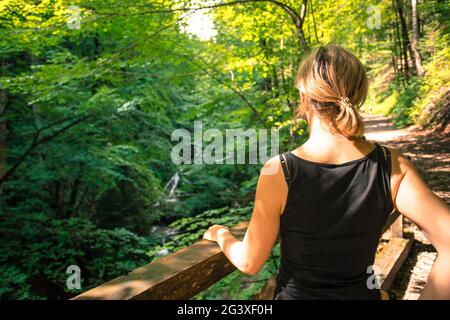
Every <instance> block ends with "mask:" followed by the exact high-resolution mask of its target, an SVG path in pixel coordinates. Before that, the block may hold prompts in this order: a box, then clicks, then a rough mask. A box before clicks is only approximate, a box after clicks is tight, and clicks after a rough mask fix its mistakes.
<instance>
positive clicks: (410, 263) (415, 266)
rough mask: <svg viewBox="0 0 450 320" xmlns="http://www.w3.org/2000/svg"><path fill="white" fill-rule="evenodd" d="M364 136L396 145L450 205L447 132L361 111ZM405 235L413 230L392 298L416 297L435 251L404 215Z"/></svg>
mask: <svg viewBox="0 0 450 320" xmlns="http://www.w3.org/2000/svg"><path fill="white" fill-rule="evenodd" d="M364 120H365V124H366V138H367V139H368V140H376V141H379V142H380V143H382V144H385V145H387V146H389V147H393V148H396V149H399V150H400V151H401V152H402V153H403V154H405V155H406V156H408V157H410V159H411V160H412V161H413V162H414V164H415V165H416V166H417V168H418V169H419V171H420V172H421V174H422V175H423V177H424V179H425V181H426V182H427V184H428V185H429V186H430V187H431V189H432V190H433V191H434V192H435V193H436V194H437V195H438V196H440V197H441V198H442V199H444V200H445V201H446V202H447V203H448V204H449V205H450V134H449V133H448V132H447V133H443V134H439V133H436V132H433V131H431V130H421V129H419V128H417V127H409V128H406V129H395V128H393V126H392V123H391V120H390V118H387V117H384V116H380V115H364ZM405 220H406V221H405V233H406V234H405V236H408V233H409V234H410V235H412V234H414V238H415V239H416V240H415V243H414V246H413V248H412V251H411V253H410V255H409V257H408V259H407V261H406V262H405V264H404V265H403V267H402V269H401V270H400V273H399V275H398V276H397V279H396V280H395V282H394V286H393V288H392V291H391V298H392V299H406V300H415V299H417V298H418V297H419V295H420V292H421V291H422V289H423V286H424V285H425V283H426V279H427V277H428V273H429V272H430V269H431V267H432V266H433V263H434V260H435V259H436V251H435V250H434V248H433V247H432V246H431V244H430V242H429V241H428V240H427V239H426V238H425V236H424V235H423V234H422V232H421V231H420V230H419V229H418V228H417V227H416V226H415V225H414V224H413V223H411V222H410V221H408V220H407V219H405Z"/></svg>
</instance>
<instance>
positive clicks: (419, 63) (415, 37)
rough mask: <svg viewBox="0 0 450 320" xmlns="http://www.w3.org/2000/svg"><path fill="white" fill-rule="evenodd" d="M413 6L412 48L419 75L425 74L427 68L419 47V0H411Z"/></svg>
mask: <svg viewBox="0 0 450 320" xmlns="http://www.w3.org/2000/svg"><path fill="white" fill-rule="evenodd" d="M411 7H412V30H413V39H412V50H413V52H414V62H415V64H416V69H417V74H418V75H419V76H423V74H424V73H425V70H424V69H423V66H422V58H421V56H420V52H419V49H418V48H417V46H418V44H419V23H418V20H419V19H418V13H417V0H411Z"/></svg>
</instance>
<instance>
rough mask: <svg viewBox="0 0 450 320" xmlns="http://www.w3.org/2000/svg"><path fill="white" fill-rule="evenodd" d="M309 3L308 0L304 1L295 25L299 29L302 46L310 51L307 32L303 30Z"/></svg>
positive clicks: (306, 50) (298, 33)
mask: <svg viewBox="0 0 450 320" xmlns="http://www.w3.org/2000/svg"><path fill="white" fill-rule="evenodd" d="M307 3H308V0H303V1H302V7H301V9H300V15H299V18H298V19H297V21H295V27H296V29H297V35H298V40H299V43H300V47H301V48H302V49H303V51H304V52H309V51H310V50H311V49H310V47H309V45H308V42H307V41H306V37H305V33H304V32H303V23H304V22H305V17H306V6H307Z"/></svg>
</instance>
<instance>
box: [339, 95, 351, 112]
mask: <svg viewBox="0 0 450 320" xmlns="http://www.w3.org/2000/svg"><path fill="white" fill-rule="evenodd" d="M339 105H340V106H341V107H342V108H346V109H347V108H351V107H352V103H351V102H350V99H349V98H348V97H341V98H340V99H339Z"/></svg>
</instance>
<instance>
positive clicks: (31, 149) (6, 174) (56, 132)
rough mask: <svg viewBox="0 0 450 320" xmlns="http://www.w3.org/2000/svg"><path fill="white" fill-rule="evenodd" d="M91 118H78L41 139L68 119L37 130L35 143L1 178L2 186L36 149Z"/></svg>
mask: <svg viewBox="0 0 450 320" xmlns="http://www.w3.org/2000/svg"><path fill="white" fill-rule="evenodd" d="M89 117H90V115H87V116H83V117H81V118H78V119H76V120H74V121H72V122H71V123H69V124H67V125H65V126H64V127H62V128H60V129H58V130H56V131H55V132H53V133H52V134H50V135H48V136H46V137H43V138H39V136H40V134H41V133H42V132H43V131H44V130H46V129H49V128H51V127H54V126H56V125H58V124H60V123H62V122H64V121H67V119H65V120H64V121H62V120H60V121H57V122H54V123H52V124H49V125H47V126H44V127H41V128H39V129H38V130H36V132H35V134H34V137H33V141H32V142H31V144H30V145H29V146H28V148H27V149H26V150H25V152H24V153H22V155H21V156H20V157H19V158H18V159H17V160H16V161H15V162H14V164H13V165H12V166H11V168H9V169H8V170H6V171H5V173H4V174H3V175H2V176H1V177H0V186H1V185H2V184H3V183H4V182H5V181H6V179H8V178H9V177H10V176H11V175H12V174H13V173H14V172H15V171H16V170H17V168H18V167H19V166H20V165H21V164H22V163H23V161H24V160H25V159H26V158H27V157H28V156H29V155H30V153H31V152H32V151H33V150H34V149H36V147H38V146H39V145H40V144H42V143H45V142H48V141H50V140H52V139H54V138H56V137H57V136H59V135H60V134H62V133H64V132H65V131H67V130H69V129H70V128H72V127H73V126H75V125H77V124H79V123H80V122H82V121H84V120H86V119H88V118H89Z"/></svg>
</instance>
